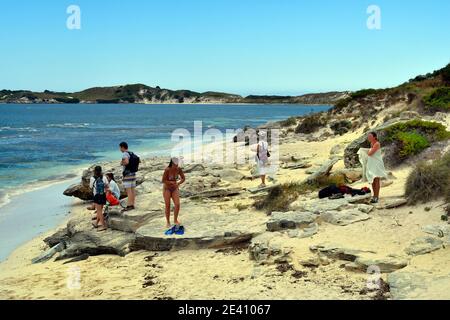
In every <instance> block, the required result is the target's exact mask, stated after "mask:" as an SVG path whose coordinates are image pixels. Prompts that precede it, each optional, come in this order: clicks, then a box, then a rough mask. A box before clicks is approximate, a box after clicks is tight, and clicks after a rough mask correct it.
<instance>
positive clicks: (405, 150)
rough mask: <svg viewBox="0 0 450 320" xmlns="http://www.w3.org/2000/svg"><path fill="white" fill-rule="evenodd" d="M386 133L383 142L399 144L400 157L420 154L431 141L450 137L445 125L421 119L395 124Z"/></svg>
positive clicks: (404, 157)
mask: <svg viewBox="0 0 450 320" xmlns="http://www.w3.org/2000/svg"><path fill="white" fill-rule="evenodd" d="M385 133H386V134H385V135H384V137H383V139H382V143H394V144H397V145H398V146H399V153H398V156H399V158H400V159H406V158H408V157H410V156H413V155H416V154H419V153H420V152H422V151H423V150H425V149H426V148H428V147H429V146H430V144H431V143H434V142H438V141H443V140H447V139H450V132H449V131H447V129H446V127H445V126H444V125H442V124H440V123H437V122H432V121H424V120H420V119H414V120H410V121H407V122H400V123H397V124H394V125H392V126H390V127H388V128H386V129H385Z"/></svg>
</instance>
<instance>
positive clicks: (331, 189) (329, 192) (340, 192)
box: [319, 184, 372, 199]
mask: <svg viewBox="0 0 450 320" xmlns="http://www.w3.org/2000/svg"><path fill="white" fill-rule="evenodd" d="M371 192H372V191H371V190H370V189H369V188H367V187H364V188H361V189H354V188H351V187H349V186H346V185H340V186H336V185H335V184H332V185H330V186H328V187H325V188H323V189H322V190H320V191H319V198H320V199H324V198H328V199H340V198H344V196H345V195H346V194H350V195H351V196H352V197H354V196H363V195H366V194H368V193H371Z"/></svg>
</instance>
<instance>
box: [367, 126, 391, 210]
mask: <svg viewBox="0 0 450 320" xmlns="http://www.w3.org/2000/svg"><path fill="white" fill-rule="evenodd" d="M367 140H369V142H370V149H369V151H368V153H367V155H368V158H367V165H366V168H365V175H366V179H367V181H368V182H371V183H372V188H373V198H372V200H371V201H370V202H371V203H378V200H379V196H380V186H381V183H380V179H381V178H387V173H386V169H385V168H384V162H383V157H382V156H381V145H380V142H379V141H378V135H377V134H376V133H375V132H370V133H369V135H368V136H367Z"/></svg>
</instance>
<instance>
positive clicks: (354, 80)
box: [0, 0, 450, 95]
mask: <svg viewBox="0 0 450 320" xmlns="http://www.w3.org/2000/svg"><path fill="white" fill-rule="evenodd" d="M71 4H76V5H78V6H79V7H80V8H81V30H68V29H67V28H66V19H67V17H68V14H67V13H66V9H67V7H68V6H69V5H71ZM371 4H376V5H378V6H379V7H380V9H381V27H382V28H381V30H369V29H368V28H367V27H366V20H367V18H368V14H367V13H366V9H367V7H368V6H369V5H371ZM449 35H450V1H448V0H428V1H427V0H371V1H365V0H314V1H313V0H184V1H182V0H177V1H176V0H164V1H163V0H159V1H155V0H127V1H122V0H71V1H66V0H58V1H54V0H40V1H35V0H1V1H0V41H1V47H0V48H1V50H0V88H6V89H31V90H39V91H41V90H44V89H49V90H58V91H59V90H61V91H77V90H82V89H85V88H88V87H92V86H109V85H118V84H125V83H145V84H148V85H151V86H156V85H159V86H161V87H165V88H171V89H192V90H196V91H207V90H215V91H225V92H234V93H239V94H243V95H247V94H302V93H306V92H323V91H330V90H347V89H349V90H357V89H361V88H368V87H375V88H380V87H389V86H394V85H397V84H400V83H402V82H404V81H405V80H408V79H409V78H411V77H413V76H415V75H417V74H422V73H427V72H429V71H432V70H435V69H438V68H441V67H443V66H444V65H446V64H447V63H449V62H450V41H449V40H450V37H449Z"/></svg>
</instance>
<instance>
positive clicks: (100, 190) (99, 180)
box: [95, 177, 105, 195]
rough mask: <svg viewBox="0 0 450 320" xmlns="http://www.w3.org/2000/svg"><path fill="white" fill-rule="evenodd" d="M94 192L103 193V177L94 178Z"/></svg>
mask: <svg viewBox="0 0 450 320" xmlns="http://www.w3.org/2000/svg"><path fill="white" fill-rule="evenodd" d="M95 194H100V195H102V194H105V182H104V181H103V177H98V178H97V179H96V180H95Z"/></svg>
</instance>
